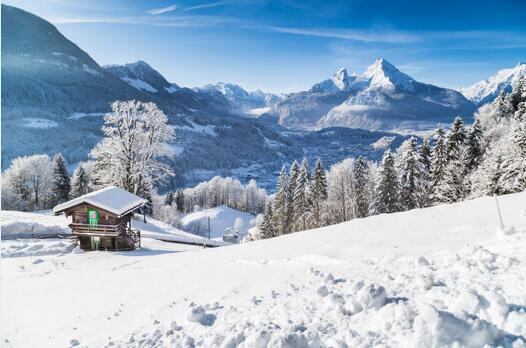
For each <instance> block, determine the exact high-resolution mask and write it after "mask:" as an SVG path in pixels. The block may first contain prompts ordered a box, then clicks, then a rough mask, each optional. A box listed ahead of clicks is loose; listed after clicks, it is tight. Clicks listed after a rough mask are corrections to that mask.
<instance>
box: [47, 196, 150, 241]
mask: <svg viewBox="0 0 526 348" xmlns="http://www.w3.org/2000/svg"><path fill="white" fill-rule="evenodd" d="M146 203H147V201H146V200H145V199H143V198H141V197H138V196H136V195H134V194H132V193H129V192H128V191H126V190H123V189H121V188H119V187H115V186H110V187H106V188H103V189H101V190H98V191H95V192H90V193H88V194H86V195H84V196H81V197H78V198H75V199H72V200H71V201H68V202H65V203H62V204H59V205H57V206H56V207H55V208H53V213H54V214H55V215H59V214H61V213H64V214H65V215H66V217H69V216H71V218H72V223H71V224H69V227H70V228H71V232H72V234H73V235H76V236H77V237H78V240H79V244H80V247H81V248H82V249H83V250H133V249H135V248H136V247H140V246H141V232H140V231H139V230H138V229H134V228H132V224H131V220H132V217H133V215H134V213H135V212H137V211H138V210H140V209H141V208H142V207H143V206H144V205H145V204H146Z"/></svg>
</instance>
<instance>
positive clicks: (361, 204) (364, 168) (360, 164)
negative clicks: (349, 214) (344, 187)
mask: <svg viewBox="0 0 526 348" xmlns="http://www.w3.org/2000/svg"><path fill="white" fill-rule="evenodd" d="M352 173H353V176H352V191H353V196H352V200H353V210H354V216H355V217H357V218H363V217H366V216H367V215H368V214H369V205H370V204H371V200H370V194H369V186H370V178H369V164H368V163H367V161H366V160H365V158H363V157H362V156H360V157H358V158H357V159H356V161H354V163H353V168H352Z"/></svg>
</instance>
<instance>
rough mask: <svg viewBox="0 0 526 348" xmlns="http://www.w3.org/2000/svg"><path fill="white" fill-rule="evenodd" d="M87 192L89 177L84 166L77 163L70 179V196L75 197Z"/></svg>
mask: <svg viewBox="0 0 526 348" xmlns="http://www.w3.org/2000/svg"><path fill="white" fill-rule="evenodd" d="M88 192H89V178H88V174H87V173H86V170H85V169H84V166H83V165H82V164H79V165H78V166H77V168H76V169H75V171H74V172H73V177H72V179H71V194H70V196H71V198H77V197H80V196H83V195H85V194H86V193H88Z"/></svg>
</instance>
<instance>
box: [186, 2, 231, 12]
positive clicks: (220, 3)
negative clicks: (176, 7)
mask: <svg viewBox="0 0 526 348" xmlns="http://www.w3.org/2000/svg"><path fill="white" fill-rule="evenodd" d="M226 3H227V2H226V1H218V2H211V3H208V4H201V5H195V6H191V7H187V8H185V9H184V10H183V11H194V10H200V9H203V8H211V7H217V6H222V5H226Z"/></svg>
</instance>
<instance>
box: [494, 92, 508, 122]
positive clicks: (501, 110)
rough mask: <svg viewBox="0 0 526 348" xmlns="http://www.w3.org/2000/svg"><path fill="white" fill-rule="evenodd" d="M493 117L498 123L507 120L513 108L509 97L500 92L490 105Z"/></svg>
mask: <svg viewBox="0 0 526 348" xmlns="http://www.w3.org/2000/svg"><path fill="white" fill-rule="evenodd" d="M491 107H492V110H493V111H492V114H493V117H494V118H495V119H496V120H497V121H500V120H502V119H507V118H509V117H510V116H511V115H512V113H513V106H512V105H511V103H510V99H509V97H508V96H507V95H506V94H505V93H504V91H501V92H500V93H499V95H498V96H497V98H495V100H494V101H493V103H492V104H491Z"/></svg>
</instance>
